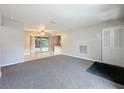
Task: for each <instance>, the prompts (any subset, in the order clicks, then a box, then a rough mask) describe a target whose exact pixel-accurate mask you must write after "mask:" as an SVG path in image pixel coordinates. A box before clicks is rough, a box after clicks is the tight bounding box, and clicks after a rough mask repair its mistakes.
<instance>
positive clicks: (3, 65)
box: [0, 61, 24, 67]
mask: <svg viewBox="0 0 124 93" xmlns="http://www.w3.org/2000/svg"><path fill="white" fill-rule="evenodd" d="M23 62H24V61H21V62H13V63H9V64H1V65H0V66H1V67H5V66H10V65H15V64H19V63H23Z"/></svg>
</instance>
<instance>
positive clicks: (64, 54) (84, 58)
mask: <svg viewBox="0 0 124 93" xmlns="http://www.w3.org/2000/svg"><path fill="white" fill-rule="evenodd" d="M63 55H66V56H71V57H76V58H80V59H84V60H89V61H94V62H102V61H100V60H94V59H90V58H83V57H79V56H75V55H70V54H63Z"/></svg>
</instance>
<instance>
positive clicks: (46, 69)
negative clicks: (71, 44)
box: [0, 55, 124, 89]
mask: <svg viewBox="0 0 124 93" xmlns="http://www.w3.org/2000/svg"><path fill="white" fill-rule="evenodd" d="M92 63H93V62H91V61H86V60H83V59H79V58H74V57H69V56H65V55H58V56H53V57H48V58H43V59H39V60H35V61H30V62H25V63H21V64H16V65H11V66H6V67H3V68H2V73H3V76H2V79H1V80H0V88H3V89H4V88H5V89H13V88H14V89H20V88H21V89H22V88H23V89H25V88H26V89H30V88H32V89H39V88H40V89H44V88H47V89H60V88H61V89H63V88H64V89H72V88H74V89H76V88H124V86H122V85H119V84H117V83H114V82H112V81H109V80H107V79H104V78H102V77H99V76H96V75H93V74H91V73H89V72H87V71H86V70H87V69H88V68H89V67H90V66H91V65H92Z"/></svg>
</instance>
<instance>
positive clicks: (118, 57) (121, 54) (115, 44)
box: [102, 26, 124, 67]
mask: <svg viewBox="0 0 124 93" xmlns="http://www.w3.org/2000/svg"><path fill="white" fill-rule="evenodd" d="M102 61H103V63H107V64H112V65H118V66H122V67H124V27H123V26H118V27H112V28H108V29H104V30H103V32H102Z"/></svg>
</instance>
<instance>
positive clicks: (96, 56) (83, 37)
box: [62, 20, 122, 61]
mask: <svg viewBox="0 0 124 93" xmlns="http://www.w3.org/2000/svg"><path fill="white" fill-rule="evenodd" d="M120 24H122V21H121V20H116V21H109V22H105V23H102V24H96V25H94V26H91V27H88V28H80V29H77V30H74V31H68V32H65V36H64V37H63V38H62V39H63V40H62V52H63V54H65V55H70V56H75V57H80V58H84V59H88V60H89V59H90V60H94V61H101V60H102V57H101V56H102V55H101V32H102V30H103V29H104V28H107V27H112V26H117V25H120ZM80 45H88V53H87V54H82V53H80V52H79V46H80Z"/></svg>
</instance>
